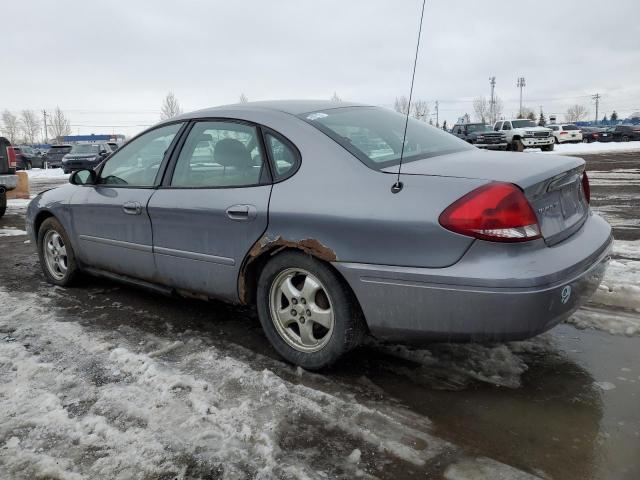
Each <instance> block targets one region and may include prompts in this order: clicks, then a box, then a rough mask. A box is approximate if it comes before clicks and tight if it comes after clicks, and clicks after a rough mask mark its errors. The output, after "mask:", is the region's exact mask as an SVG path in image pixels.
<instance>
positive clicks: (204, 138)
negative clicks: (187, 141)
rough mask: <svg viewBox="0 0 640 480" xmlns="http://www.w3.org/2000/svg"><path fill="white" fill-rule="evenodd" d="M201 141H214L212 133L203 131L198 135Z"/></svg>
mask: <svg viewBox="0 0 640 480" xmlns="http://www.w3.org/2000/svg"><path fill="white" fill-rule="evenodd" d="M200 142H213V137H212V136H211V134H210V133H201V134H200V136H199V137H198V143H200Z"/></svg>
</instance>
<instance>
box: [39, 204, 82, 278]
mask: <svg viewBox="0 0 640 480" xmlns="http://www.w3.org/2000/svg"><path fill="white" fill-rule="evenodd" d="M38 256H39V257H40V266H41V267H42V271H43V273H44V276H45V278H46V279H47V281H48V282H49V283H52V284H54V285H58V286H61V287H67V286H70V285H73V283H74V281H75V280H76V279H77V277H78V274H79V269H78V263H77V261H76V256H75V252H74V251H73V247H72V246H71V242H70V241H69V236H68V235H67V232H66V231H65V230H64V228H63V227H62V225H61V224H60V222H59V221H58V220H57V219H56V218H54V217H49V218H47V219H46V220H45V221H44V222H42V225H41V226H40V229H39V230H38Z"/></svg>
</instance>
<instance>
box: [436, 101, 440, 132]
mask: <svg viewBox="0 0 640 480" xmlns="http://www.w3.org/2000/svg"><path fill="white" fill-rule="evenodd" d="M439 106H440V102H438V100H436V127H438V128H440V121H439V119H440V111H439V109H438V107H439Z"/></svg>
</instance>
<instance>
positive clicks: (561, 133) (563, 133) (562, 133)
mask: <svg viewBox="0 0 640 480" xmlns="http://www.w3.org/2000/svg"><path fill="white" fill-rule="evenodd" d="M567 133H569V132H560V135H566V134H567Z"/></svg>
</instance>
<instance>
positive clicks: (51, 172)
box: [27, 168, 69, 179]
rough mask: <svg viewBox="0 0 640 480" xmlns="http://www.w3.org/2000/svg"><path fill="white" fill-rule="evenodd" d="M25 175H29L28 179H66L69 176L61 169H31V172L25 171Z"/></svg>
mask: <svg viewBox="0 0 640 480" xmlns="http://www.w3.org/2000/svg"><path fill="white" fill-rule="evenodd" d="M27 175H29V179H34V178H66V177H68V176H69V174H68V173H64V172H63V171H62V169H61V168H47V169H44V168H32V169H31V170H27Z"/></svg>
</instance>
